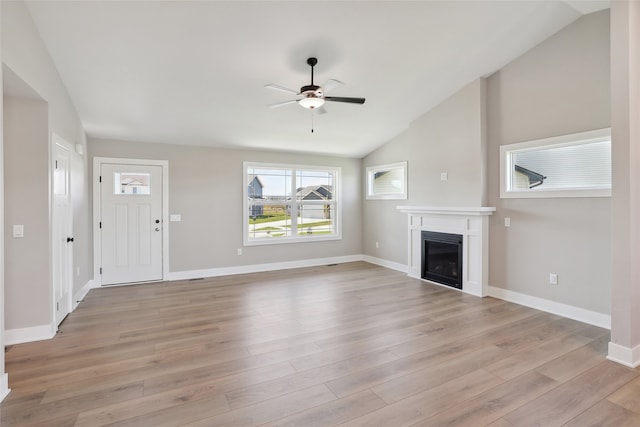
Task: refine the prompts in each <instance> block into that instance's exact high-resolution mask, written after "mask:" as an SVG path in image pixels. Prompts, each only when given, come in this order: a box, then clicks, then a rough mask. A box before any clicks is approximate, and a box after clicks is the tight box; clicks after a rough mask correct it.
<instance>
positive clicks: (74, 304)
mask: <svg viewBox="0 0 640 427" xmlns="http://www.w3.org/2000/svg"><path fill="white" fill-rule="evenodd" d="M95 287H96V285H95V282H94V281H93V280H89V281H88V282H87V283H86V284H85V285H84V286H83V287H82V289H80V290H79V291H78V292H76V293H75V294H74V295H73V301H72V304H71V311H72V312H73V311H74V310H75V309H76V308H77V307H78V304H80V302H81V301H82V300H83V299H84V297H86V296H87V294H88V293H89V291H90V290H91V289H93V288H95Z"/></svg>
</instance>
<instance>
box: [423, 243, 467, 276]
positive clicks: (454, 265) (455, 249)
mask: <svg viewBox="0 0 640 427" xmlns="http://www.w3.org/2000/svg"><path fill="white" fill-rule="evenodd" d="M421 237H422V245H421V246H422V263H421V264H422V268H421V270H422V274H421V277H422V278H423V279H426V280H430V281H432V282H436V283H440V284H443V285H447V286H451V287H454V288H457V289H462V253H463V251H462V241H463V237H462V235H460V234H450V233H437V232H433V231H422V233H421Z"/></svg>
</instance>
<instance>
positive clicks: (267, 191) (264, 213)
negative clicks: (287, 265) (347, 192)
mask: <svg viewBox="0 0 640 427" xmlns="http://www.w3.org/2000/svg"><path fill="white" fill-rule="evenodd" d="M244 176H245V185H244V188H245V191H246V194H245V197H244V200H245V203H246V205H245V209H244V212H245V218H244V242H245V244H246V245H260V244H272V243H288V242H301V241H310V240H334V239H340V238H341V229H340V200H339V197H338V195H339V189H340V182H339V180H340V169H339V168H331V167H318V166H297V165H285V164H264V163H250V162H245V164H244Z"/></svg>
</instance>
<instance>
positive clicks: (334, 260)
mask: <svg viewBox="0 0 640 427" xmlns="http://www.w3.org/2000/svg"><path fill="white" fill-rule="evenodd" d="M354 261H363V256H362V255H348V256H340V257H329V258H315V259H305V260H300V261H287V262H274V263H269V264H253V265H239V266H236V267H220V268H207V269H203V270H190V271H175V272H170V273H169V274H168V275H167V276H166V277H165V278H164V280H189V279H200V278H202V277H218V276H230V275H233V274H247V273H261V272H263V271H274V270H288V269H291V268H302V267H316V266H318V265H327V264H342V263H346V262H354Z"/></svg>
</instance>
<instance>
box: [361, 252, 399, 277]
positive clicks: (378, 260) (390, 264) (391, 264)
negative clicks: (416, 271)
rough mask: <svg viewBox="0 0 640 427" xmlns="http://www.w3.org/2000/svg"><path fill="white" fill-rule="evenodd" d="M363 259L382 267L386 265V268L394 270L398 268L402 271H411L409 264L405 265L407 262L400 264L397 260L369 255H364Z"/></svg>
mask: <svg viewBox="0 0 640 427" xmlns="http://www.w3.org/2000/svg"><path fill="white" fill-rule="evenodd" d="M362 260H363V261H366V262H368V263H370V264H375V265H379V266H381V267H386V268H390V269H392V270H397V271H400V272H402V273H409V266H407V265H405V264H400V263H397V262H393V261H388V260H386V259H381V258H375V257H372V256H369V255H362Z"/></svg>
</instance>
